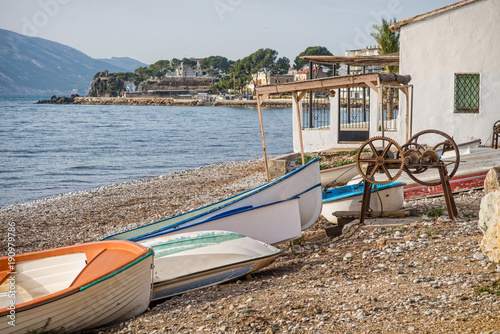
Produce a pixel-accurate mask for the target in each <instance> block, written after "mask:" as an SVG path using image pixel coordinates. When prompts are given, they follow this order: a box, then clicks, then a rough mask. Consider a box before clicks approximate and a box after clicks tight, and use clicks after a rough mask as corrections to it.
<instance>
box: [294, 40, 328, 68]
mask: <svg viewBox="0 0 500 334" xmlns="http://www.w3.org/2000/svg"><path fill="white" fill-rule="evenodd" d="M303 56H333V54H332V53H331V52H330V51H328V49H327V48H326V47H324V46H310V47H308V48H307V49H305V50H304V51H303V52H301V53H299V55H298V56H297V57H295V60H294V63H293V68H295V69H296V70H300V69H301V68H302V67H304V65H306V64H307V62H306V61H305V60H304V59H302V58H300V57H303Z"/></svg>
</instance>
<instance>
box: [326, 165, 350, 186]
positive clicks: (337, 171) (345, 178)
mask: <svg viewBox="0 0 500 334" xmlns="http://www.w3.org/2000/svg"><path fill="white" fill-rule="evenodd" d="M358 174H359V172H358V168H357V167H356V163H352V164H347V165H342V166H338V167H333V168H328V169H323V170H321V171H320V175H321V186H322V187H324V186H326V185H329V184H334V185H339V184H344V183H346V182H349V181H350V180H351V179H352V178H353V177H355V176H356V175H358Z"/></svg>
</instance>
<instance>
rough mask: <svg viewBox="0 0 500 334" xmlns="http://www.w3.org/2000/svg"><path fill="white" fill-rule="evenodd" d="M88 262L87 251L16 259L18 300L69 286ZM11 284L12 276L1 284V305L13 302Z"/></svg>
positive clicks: (39, 295) (50, 292)
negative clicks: (18, 261)
mask: <svg viewBox="0 0 500 334" xmlns="http://www.w3.org/2000/svg"><path fill="white" fill-rule="evenodd" d="M86 265H87V256H86V255H85V253H72V254H66V255H60V256H53V257H48V258H43V259H39V260H32V261H26V262H20V263H16V272H17V274H15V278H16V280H15V284H16V290H17V293H16V300H17V303H16V304H20V303H21V302H27V301H30V300H33V299H37V298H40V297H43V296H46V295H49V294H52V293H55V292H57V291H60V290H64V289H66V288H68V287H69V286H71V283H72V282H73V281H74V279H75V278H76V277H77V276H78V274H79V273H80V272H81V271H82V270H83V268H85V266H86ZM9 287H10V282H9V281H8V280H5V281H4V282H3V284H2V285H1V286H0V308H3V307H7V306H8V305H9V302H10V298H9V296H8V292H9Z"/></svg>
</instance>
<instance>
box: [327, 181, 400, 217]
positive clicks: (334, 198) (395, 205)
mask: <svg viewBox="0 0 500 334" xmlns="http://www.w3.org/2000/svg"><path fill="white" fill-rule="evenodd" d="M364 185H365V184H364V183H362V184H361V186H360V187H357V185H354V184H353V185H347V186H343V187H338V188H333V189H330V190H328V191H326V192H323V208H322V210H321V215H322V216H323V217H325V218H326V219H327V220H328V221H329V222H331V223H337V217H335V216H334V215H333V213H334V212H336V211H361V201H362V197H363V189H364ZM404 185H405V183H403V182H392V183H389V184H384V185H377V186H375V185H373V186H372V195H371V197H370V209H372V210H373V211H397V210H400V209H401V207H402V206H403V200H404V199H403V187H404Z"/></svg>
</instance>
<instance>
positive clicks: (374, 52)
mask: <svg viewBox="0 0 500 334" xmlns="http://www.w3.org/2000/svg"><path fill="white" fill-rule="evenodd" d="M344 55H345V56H346V57H356V56H378V55H380V48H379V47H378V46H365V48H364V49H356V50H346V51H345V52H344ZM381 70H382V67H380V66H366V67H365V73H371V72H380V71H381ZM347 72H349V74H359V73H363V68H362V67H359V66H351V67H350V68H349V71H348V69H347V65H345V64H342V65H341V66H340V68H339V69H338V70H337V73H338V75H346V74H347Z"/></svg>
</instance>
